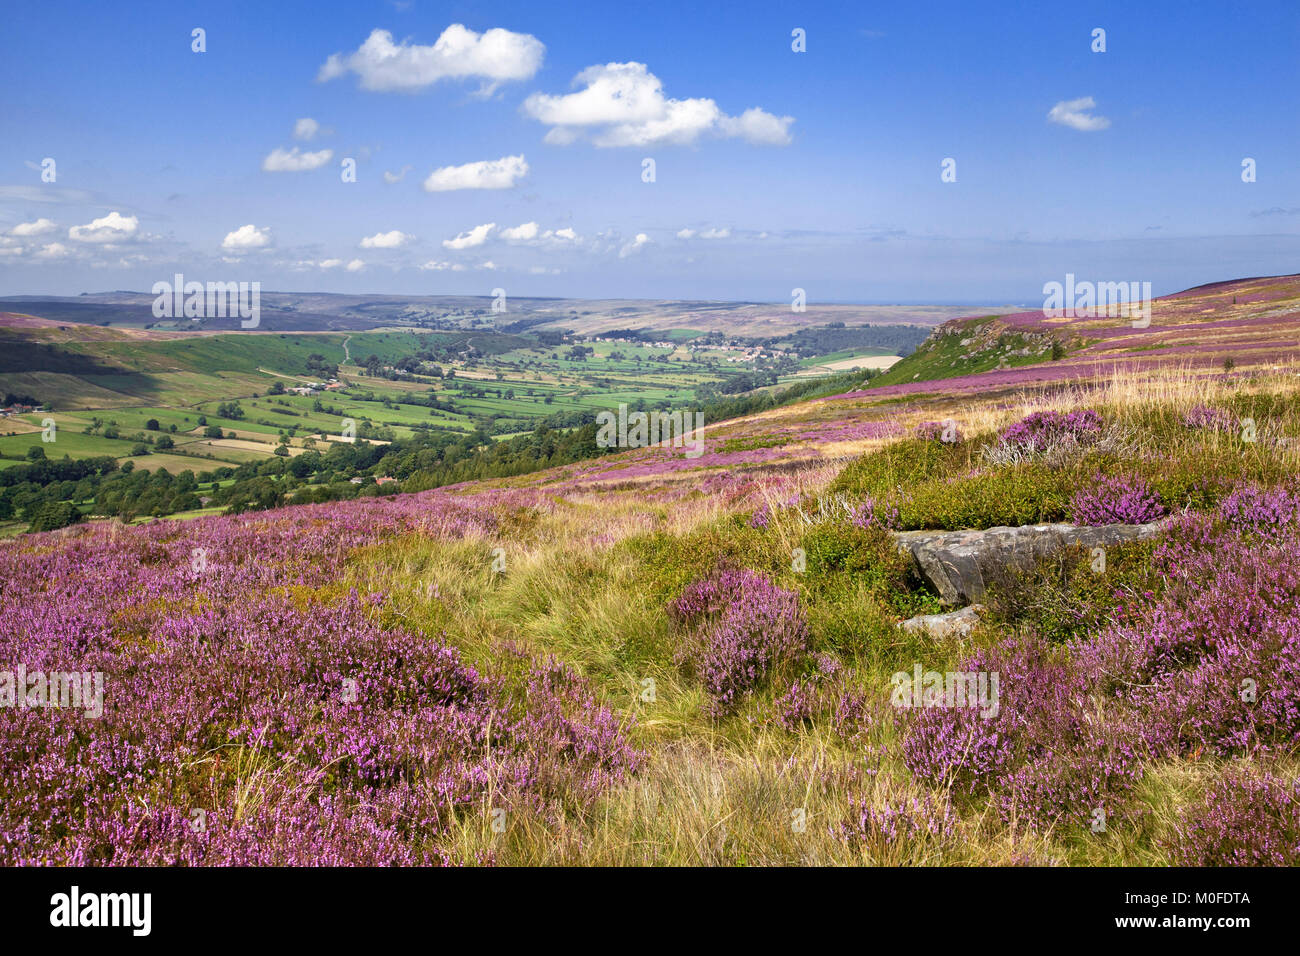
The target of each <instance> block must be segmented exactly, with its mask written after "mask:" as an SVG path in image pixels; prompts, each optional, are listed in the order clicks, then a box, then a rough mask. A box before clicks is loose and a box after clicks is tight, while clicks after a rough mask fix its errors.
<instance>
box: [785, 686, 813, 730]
mask: <svg viewBox="0 0 1300 956" xmlns="http://www.w3.org/2000/svg"><path fill="white" fill-rule="evenodd" d="M817 690H818V688H817V685H816V684H815V683H813V682H811V681H795V682H794V683H792V684H791V685H790V689H789V690H788V691H786V692H785V693H784V694H782V695H781V696H780V697H778V698H777V699H776V708H775V712H776V722H777V723H778V724H780V725H781V726H782V727H784V728H785V729H786V730H790V731H795V730H798V729H799V728H800V727H802V726H803V725H804V724H806V723H808V722H810V721H811V720H812V719H813V717H815V716H816V715H817Z"/></svg>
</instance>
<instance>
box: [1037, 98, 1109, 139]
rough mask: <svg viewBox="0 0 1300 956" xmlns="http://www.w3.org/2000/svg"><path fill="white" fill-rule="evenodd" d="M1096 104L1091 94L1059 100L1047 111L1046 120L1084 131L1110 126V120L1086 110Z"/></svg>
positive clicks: (1089, 131) (1090, 131) (1093, 130)
mask: <svg viewBox="0 0 1300 956" xmlns="http://www.w3.org/2000/svg"><path fill="white" fill-rule="evenodd" d="M1096 105H1097V102H1096V101H1095V100H1094V99H1093V98H1092V97H1091V96H1081V97H1079V98H1078V99H1077V100H1061V102H1059V103H1057V104H1056V105H1055V106H1053V107H1052V108H1051V110H1049V111H1048V113H1047V121H1048V122H1049V123H1059V124H1060V125H1061V126H1068V127H1070V129H1077V130H1079V131H1081V132H1084V133H1092V132H1095V131H1096V130H1099V129H1105V128H1106V127H1108V126H1110V120H1109V119H1107V118H1106V117H1104V116H1095V115H1093V114H1092V113H1089V112H1088V111H1089V110H1091V109H1093V108H1094V107H1096Z"/></svg>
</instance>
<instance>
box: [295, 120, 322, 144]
mask: <svg viewBox="0 0 1300 956" xmlns="http://www.w3.org/2000/svg"><path fill="white" fill-rule="evenodd" d="M319 132H320V123H318V122H316V121H315V120H314V119H312V118H311V117H310V116H304V117H303V118H302V119H300V120H298V122H296V123H294V124H293V138H294V139H301V140H308V139H313V138H314V137H315V136H316V134H317V133H319Z"/></svg>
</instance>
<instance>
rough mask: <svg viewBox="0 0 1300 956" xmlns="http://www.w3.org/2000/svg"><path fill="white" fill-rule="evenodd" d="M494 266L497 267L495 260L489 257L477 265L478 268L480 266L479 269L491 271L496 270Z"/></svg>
mask: <svg viewBox="0 0 1300 956" xmlns="http://www.w3.org/2000/svg"><path fill="white" fill-rule="evenodd" d="M496 267H497V264H496V263H495V262H493V261H492V260H491V259H489V260H488V261H487V262H484V263H480V264H479V266H478V268H480V269H487V270H488V271H489V272H493V271H495V270H496Z"/></svg>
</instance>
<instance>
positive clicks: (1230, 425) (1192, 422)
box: [1183, 405, 1237, 432]
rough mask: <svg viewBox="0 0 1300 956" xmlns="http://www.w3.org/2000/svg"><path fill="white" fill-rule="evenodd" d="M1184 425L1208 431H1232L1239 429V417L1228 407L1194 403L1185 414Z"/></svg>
mask: <svg viewBox="0 0 1300 956" xmlns="http://www.w3.org/2000/svg"><path fill="white" fill-rule="evenodd" d="M1183 427H1184V428H1193V429H1204V430H1206V431H1216V432H1232V431H1236V429H1237V418H1236V416H1235V415H1233V414H1232V412H1230V411H1228V410H1227V409H1226V408H1217V407H1215V406H1214V405H1194V406H1193V407H1192V408H1190V409H1188V410H1187V412H1186V413H1185V414H1184V415H1183Z"/></svg>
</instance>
